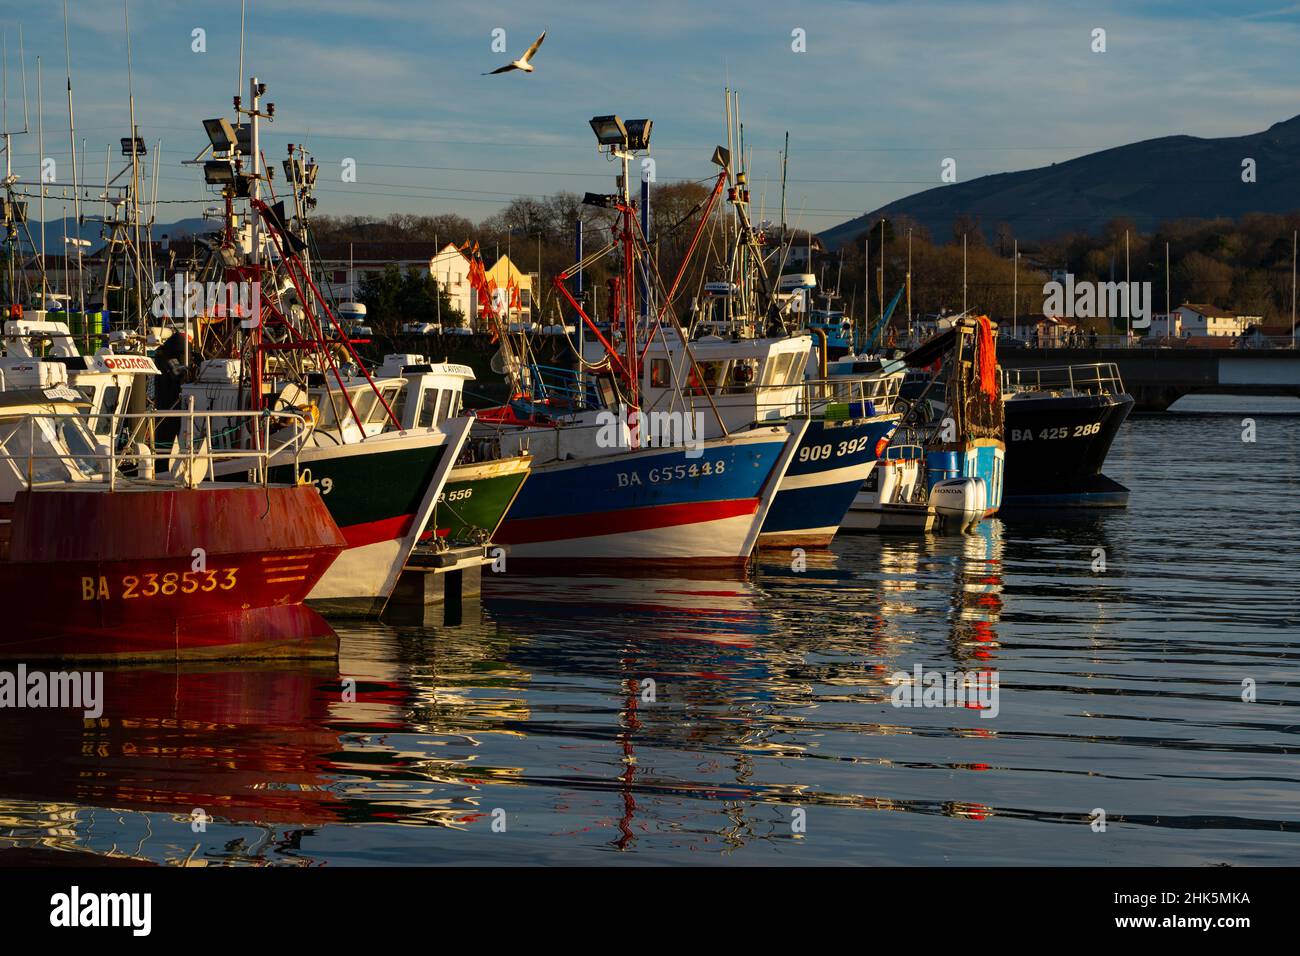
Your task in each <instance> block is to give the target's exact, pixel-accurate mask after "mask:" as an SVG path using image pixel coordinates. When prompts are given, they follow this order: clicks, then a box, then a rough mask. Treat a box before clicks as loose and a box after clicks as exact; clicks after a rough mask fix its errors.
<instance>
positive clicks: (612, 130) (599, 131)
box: [591, 116, 627, 146]
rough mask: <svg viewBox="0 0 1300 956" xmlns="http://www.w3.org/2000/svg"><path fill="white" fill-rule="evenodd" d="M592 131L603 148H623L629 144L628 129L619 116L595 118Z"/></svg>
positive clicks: (592, 122) (593, 118)
mask: <svg viewBox="0 0 1300 956" xmlns="http://www.w3.org/2000/svg"><path fill="white" fill-rule="evenodd" d="M591 131H592V132H593V133H595V134H596V142H597V143H599V144H600V145H601V146H623V145H625V144H626V143H627V127H625V126H624V125H623V121H622V120H621V119H619V118H618V117H617V116H594V117H592V120H591Z"/></svg>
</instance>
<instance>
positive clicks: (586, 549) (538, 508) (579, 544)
mask: <svg viewBox="0 0 1300 956" xmlns="http://www.w3.org/2000/svg"><path fill="white" fill-rule="evenodd" d="M788 439H789V435H788V433H787V432H786V431H785V430H784V429H775V430H772V431H771V433H770V437H764V439H762V440H744V441H737V440H734V439H714V440H710V441H707V442H705V443H704V448H703V450H702V454H700V455H699V456H698V457H691V456H690V452H689V451H688V450H687V449H682V448H662V449H659V448H648V449H641V450H637V451H630V452H623V453H617V454H613V455H607V456H603V457H600V458H590V459H583V460H578V461H555V462H546V463H545V464H542V465H536V466H534V468H533V470H532V473H531V474H530V475H529V478H528V481H526V482H525V483H524V486H523V488H522V489H520V492H519V497H518V498H516V499H515V502H514V504H513V505H512V506H511V508H510V512H509V514H508V515H507V516H506V520H505V522H504V523H503V524H502V526H501V528H500V529H499V530H498V532H497V534H496V536H495V538H494V540H495V541H497V542H498V543H500V544H504V545H507V546H509V547H510V549H511V553H512V554H518V555H520V556H523V557H527V558H533V557H545V558H560V559H574V560H605V561H608V560H631V561H640V562H656V561H679V560H712V561H735V560H743V559H744V558H746V557H748V554H749V550H750V548H751V547H752V545H753V528H754V524H755V522H757V521H758V520H759V519H758V517H757V514H758V512H759V510H760V507H761V506H762V504H763V503H764V493H765V492H766V491H767V488H768V481H769V479H770V478H771V477H772V475H773V473H774V470H775V469H776V467H777V465H778V463H780V462H781V461H782V453H783V452H784V451H785V449H786V445H787V443H788Z"/></svg>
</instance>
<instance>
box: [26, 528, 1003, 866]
mask: <svg viewBox="0 0 1300 956" xmlns="http://www.w3.org/2000/svg"><path fill="white" fill-rule="evenodd" d="M998 527H999V526H998V524H997V523H996V522H994V523H991V524H989V525H988V527H987V529H985V530H984V531H983V532H982V533H981V534H980V535H975V536H966V537H964V538H934V539H927V540H928V541H930V542H931V543H930V544H928V545H927V548H928V549H932V550H926V551H922V552H918V551H917V550H916V548H915V541H912V542H910V544H911V546H912V547H911V550H910V551H909V549H908V548H907V547H906V545H907V544H908V542H906V541H904V540H897V541H895V540H893V539H879V540H878V539H874V538H873V539H864V542H870V543H871V545H872V547H874V548H875V549H876V550H875V551H872V550H868V549H865V547H864V550H862V551H860V552H857V553H854V554H853V555H852V558H851V560H846V559H845V558H844V557H843V556H837V555H836V554H834V553H829V552H828V553H821V554H818V553H814V552H809V553H808V554H807V555H806V556H804V557H803V559H802V560H801V561H799V562H793V561H791V562H782V561H778V560H774V559H773V558H771V557H766V558H764V560H763V563H762V564H761V565H760V566H759V568H758V569H757V573H755V574H753V575H751V576H748V577H746V576H743V575H739V576H738V575H736V574H735V573H734V572H733V573H731V574H728V573H727V572H723V571H715V572H713V573H697V574H693V575H685V574H682V573H680V572H673V574H674V576H672V577H661V578H645V577H641V576H636V575H632V574H629V575H628V576H619V575H617V574H602V575H593V576H585V577H583V576H566V577H555V578H522V577H515V576H510V575H502V576H499V577H498V576H491V577H490V578H489V579H488V580H487V581H485V587H484V594H483V615H484V622H483V623H481V624H470V625H465V626H463V627H460V628H453V629H447V630H443V631H440V632H436V633H435V632H432V631H429V630H425V629H423V628H415V627H412V628H392V627H386V626H383V625H379V624H373V625H360V624H358V625H356V626H354V627H352V628H351V629H349V630H346V631H344V632H343V633H342V634H341V639H342V645H341V647H342V650H341V655H340V659H339V661H338V662H337V663H330V664H325V665H322V664H311V663H307V662H298V663H293V664H285V665H283V666H279V665H272V666H256V667H248V666H234V665H230V666H226V665H220V664H212V665H207V666H203V667H198V666H195V667H189V668H182V669H180V670H164V669H159V668H130V669H118V670H108V671H106V672H105V674H104V700H105V709H104V714H103V716H102V717H101V718H99V719H97V720H83V718H82V717H81V715H80V713H76V712H70V711H55V710H47V711H29V712H26V713H25V714H24V717H23V719H22V720H13V719H5V720H0V767H4V768H5V769H6V772H5V773H4V774H3V776H0V780H2V781H3V782H2V783H0V821H2V822H3V824H4V829H3V833H4V837H3V839H2V840H0V859H3V858H4V857H5V856H6V854H7V853H9V854H12V852H13V851H14V849H15V848H16V849H17V850H21V851H24V852H33V851H35V850H41V849H44V850H45V852H46V853H47V854H48V853H49V852H50V851H78V852H90V853H94V854H98V855H100V856H113V857H129V858H134V859H145V860H150V861H154V862H164V863H173V864H179V863H185V862H189V863H191V864H195V863H198V864H209V865H219V864H220V865H264V864H269V863H274V864H284V865H294V864H296V865H314V864H319V863H322V862H330V863H333V862H344V863H346V862H357V861H363V862H369V863H383V862H395V863H413V862H457V861H460V862H464V861H466V860H470V861H474V862H518V861H520V860H527V861H530V862H563V861H565V860H572V859H573V854H574V852H575V851H578V852H580V853H581V852H587V853H592V852H594V853H595V854H597V855H595V856H587V857H586V859H587V860H589V861H599V859H600V856H599V854H600V853H601V852H608V851H609V850H611V849H612V850H615V851H629V852H630V851H635V852H636V854H637V855H638V858H643V859H647V860H666V859H670V858H673V857H674V856H675V855H676V853H677V852H679V851H680V850H682V849H686V850H694V851H705V852H712V853H724V854H725V853H730V852H732V851H734V850H736V849H738V848H740V847H747V848H752V849H758V848H763V849H764V850H765V851H766V852H775V853H778V854H780V853H786V852H793V849H794V844H793V843H792V842H791V841H797V840H800V839H801V836H802V834H801V833H800V832H798V831H797V830H796V829H794V828H792V821H793V819H794V817H795V811H796V810H802V811H804V812H808V813H812V812H813V811H814V810H816V811H817V812H819V813H820V812H822V811H837V812H840V813H843V812H847V813H849V816H848V817H831V818H827V817H825V816H823V817H821V818H820V822H819V823H818V826H819V827H822V828H824V829H825V830H826V831H827V833H826V835H829V833H830V832H831V831H833V830H836V831H842V832H844V833H848V832H849V831H850V830H852V831H854V832H860V831H861V828H862V827H864V826H872V825H873V824H872V823H868V822H866V820H871V821H880V820H882V819H883V818H881V817H879V816H875V815H873V816H871V817H869V818H865V819H864V818H862V817H861V816H860V815H859V813H857V812H855V811H861V810H880V809H888V810H899V811H908V812H909V813H920V814H923V815H925V816H932V817H933V816H964V817H969V816H974V817H980V816H987V815H991V814H992V811H990V810H989V809H988V808H987V807H984V806H983V805H982V803H981V801H979V800H977V799H973V798H972V796H971V795H969V794H967V793H964V792H963V791H964V789H965V788H964V786H963V784H962V780H960V779H958V780H953V779H952V778H951V776H950V774H951V771H952V770H953V769H968V770H979V769H983V768H984V767H985V766H986V765H987V760H986V758H985V757H984V756H983V755H980V756H978V757H975V758H972V757H971V746H970V744H969V743H967V744H965V745H963V744H961V743H960V741H961V740H962V739H965V740H967V741H970V740H971V738H973V737H980V736H984V737H988V736H989V735H991V730H990V728H988V727H987V726H985V725H986V724H987V723H988V722H987V721H980V720H979V719H978V717H977V716H976V715H975V714H973V713H970V712H967V713H954V712H952V711H946V712H944V713H941V714H933V713H926V714H922V713H920V712H917V711H899V710H896V709H894V708H892V707H891V706H890V705H889V694H890V691H891V689H892V688H891V685H890V675H891V674H892V673H894V672H896V671H898V670H903V669H907V668H910V667H911V665H912V663H913V662H914V660H915V659H920V658H919V657H917V656H916V654H914V650H915V646H916V645H915V641H916V635H915V633H914V629H915V627H916V622H917V619H918V617H923V616H925V615H929V616H930V617H931V622H930V625H927V628H926V629H927V631H929V632H931V633H933V632H934V631H935V630H936V628H935V627H933V626H932V625H935V624H939V623H940V621H947V633H948V635H949V638H948V642H947V644H946V645H945V644H943V643H939V644H938V645H933V644H932V645H931V651H930V652H931V653H934V652H935V651H936V650H938V652H939V653H940V654H941V655H944V654H946V655H948V656H947V657H946V659H947V661H948V663H949V664H950V665H951V664H953V663H955V660H954V659H956V660H960V661H962V662H963V663H962V665H961V666H969V667H971V668H977V667H986V666H991V665H992V658H993V657H994V656H995V655H996V653H997V647H998V644H997V637H996V633H995V628H996V625H997V620H998V615H999V613H1000V604H999V601H1000V597H999V594H998V592H999V590H1000V583H999V582H1000V578H999V570H998V566H997V564H998V560H999V559H998V549H999V547H1000V543H999V538H998V531H997V529H998ZM937 571H941V573H936V572H937ZM922 578H925V579H926V580H927V581H928V583H929V587H927V588H920V580H921V579H922ZM942 579H946V580H947V581H948V582H950V583H949V585H948V588H949V592H948V593H949V597H948V599H947V604H946V605H945V604H944V602H942V601H940V602H935V601H934V600H933V598H934V597H937V595H934V594H933V585H934V584H935V583H936V582H937V581H938V580H942ZM918 588H920V589H918ZM927 590H928V591H929V593H930V594H931V601H930V603H929V605H926V604H925V603H924V595H925V594H926V592H927ZM906 607H912V608H913V609H914V610H913V611H912V612H910V613H909V612H908V611H906V610H903V609H904V608H906ZM934 663H936V664H937V665H938V666H942V665H943V663H944V661H943V660H939V661H937V662H934ZM6 716H9V717H12V714H10V715H6ZM918 735H919V737H920V740H921V748H922V749H923V750H925V751H928V752H932V751H933V750H934V749H935V747H936V746H937V744H936V742H935V741H936V740H938V741H941V742H946V743H944V747H945V748H946V749H948V750H951V751H952V752H951V753H950V754H949V756H948V759H946V760H943V761H941V762H940V764H939V765H941V766H944V767H946V768H947V770H946V771H945V774H947V775H948V776H947V777H946V780H945V782H944V783H943V785H942V786H940V787H939V788H938V789H939V790H940V791H951V793H940V794H938V795H935V796H931V795H929V794H928V792H922V793H917V792H914V791H913V790H909V788H908V787H907V786H906V785H905V778H901V777H899V775H898V768H899V767H900V766H913V765H914V766H934V765H935V762H934V757H933V754H932V753H931V755H930V756H923V755H920V754H918V752H917V748H918V743H917V741H918ZM894 741H897V743H894ZM195 811H198V814H197V815H196V814H195ZM499 815H500V816H499ZM893 816H894V815H892V814H891V815H888V817H889V818H893ZM196 818H197V821H202V820H203V819H205V818H206V819H207V821H208V822H207V823H206V825H202V826H196V825H195V823H196ZM498 819H508V820H509V830H508V832H509V834H510V839H503V838H502V836H501V834H500V832H498V831H497V830H494V823H495V822H496V821H497V820H498ZM891 829H892V828H891V827H890V826H889V825H888V824H885V825H884V832H886V833H888V832H889V831H890V830H891ZM873 832H874V831H873ZM782 847H784V848H785V849H782Z"/></svg>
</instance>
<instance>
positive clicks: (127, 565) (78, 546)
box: [0, 485, 344, 661]
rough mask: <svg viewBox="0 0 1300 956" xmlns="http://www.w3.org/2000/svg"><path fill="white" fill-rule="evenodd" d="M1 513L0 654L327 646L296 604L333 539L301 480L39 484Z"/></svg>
mask: <svg viewBox="0 0 1300 956" xmlns="http://www.w3.org/2000/svg"><path fill="white" fill-rule="evenodd" d="M12 515H13V517H12V524H11V529H12V530H11V537H10V540H9V542H8V549H7V559H6V560H4V561H0V599H4V600H6V601H7V602H8V606H9V608H10V609H11V610H10V613H9V615H8V617H9V625H8V626H7V627H6V628H5V629H4V633H3V635H0V658H5V659H22V660H27V661H31V660H56V659H57V660H61V659H78V660H102V661H112V660H129V661H144V660H175V659H227V658H244V657H332V656H334V655H335V654H336V653H337V649H338V641H337V638H336V637H335V635H334V633H333V631H332V630H331V629H330V627H329V625H328V624H326V623H325V621H324V620H322V619H321V617H320V616H319V615H318V614H317V613H316V612H315V611H313V610H311V609H309V608H307V607H304V606H303V603H302V602H303V601H304V599H305V598H306V597H307V595H308V593H309V592H310V591H311V589H312V588H313V587H314V586H315V585H316V583H317V582H318V581H319V580H320V578H321V577H322V576H323V575H324V574H325V573H326V571H327V569H328V568H329V567H330V565H331V564H332V563H333V561H334V560H335V558H336V557H337V556H338V554H339V553H340V552H341V551H342V550H343V547H344V539H343V537H342V535H341V534H340V533H339V531H338V528H337V527H336V526H335V524H334V522H333V521H332V520H331V519H330V517H329V513H328V511H327V510H326V509H325V507H324V505H323V504H322V502H321V498H320V495H319V494H318V493H317V492H316V490H315V489H313V488H310V487H305V486H288V487H284V486H269V487H265V488H263V487H260V486H244V485H241V486H231V487H225V486H221V485H217V486H205V487H202V488H197V489H167V490H159V489H145V490H141V489H136V490H123V491H115V492H111V493H110V492H106V491H102V490H101V491H93V490H66V491H64V490H42V491H37V492H20V493H19V495H18V497H17V498H16V500H15V502H14V505H13V512H12ZM34 595H39V596H41V597H42V598H43V600H40V601H33V600H32V597H33V596H34Z"/></svg>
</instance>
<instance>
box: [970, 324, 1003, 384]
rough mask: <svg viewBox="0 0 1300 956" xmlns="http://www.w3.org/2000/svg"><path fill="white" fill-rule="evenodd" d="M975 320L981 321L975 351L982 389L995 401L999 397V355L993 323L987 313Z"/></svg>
mask: <svg viewBox="0 0 1300 956" xmlns="http://www.w3.org/2000/svg"><path fill="white" fill-rule="evenodd" d="M975 321H977V322H978V323H979V333H978V336H977V338H976V341H975V353H976V355H977V357H978V361H979V373H980V391H981V392H983V393H984V394H985V395H987V396H988V397H989V400H990V401H994V400H996V399H997V397H998V357H997V347H996V346H995V345H994V343H993V323H992V322H990V321H989V317H988V316H987V315H981V316H979V317H978V318H977V319H976V320H975Z"/></svg>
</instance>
